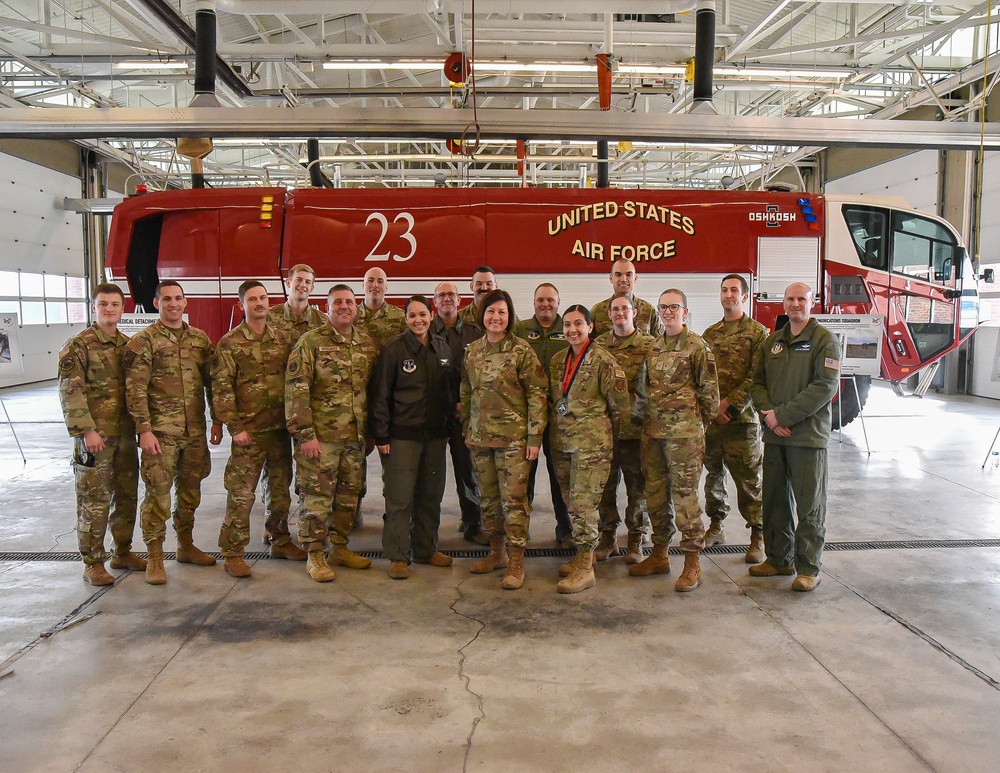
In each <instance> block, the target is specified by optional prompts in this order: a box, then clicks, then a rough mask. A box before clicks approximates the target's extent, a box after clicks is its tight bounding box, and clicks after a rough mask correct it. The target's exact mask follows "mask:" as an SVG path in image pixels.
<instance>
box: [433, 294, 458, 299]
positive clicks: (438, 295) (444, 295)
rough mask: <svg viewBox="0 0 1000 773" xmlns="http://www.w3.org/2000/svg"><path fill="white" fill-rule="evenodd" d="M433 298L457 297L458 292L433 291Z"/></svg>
mask: <svg viewBox="0 0 1000 773" xmlns="http://www.w3.org/2000/svg"><path fill="white" fill-rule="evenodd" d="M434 297H435V298H457V297H458V293H434Z"/></svg>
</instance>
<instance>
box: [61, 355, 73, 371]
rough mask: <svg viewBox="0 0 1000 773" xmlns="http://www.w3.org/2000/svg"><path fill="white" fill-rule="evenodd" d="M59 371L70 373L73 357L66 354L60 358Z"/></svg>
mask: <svg viewBox="0 0 1000 773" xmlns="http://www.w3.org/2000/svg"><path fill="white" fill-rule="evenodd" d="M59 372H60V373H72V372H73V358H72V357H71V356H70V355H68V354H67V355H66V356H65V357H63V358H62V359H61V360H59Z"/></svg>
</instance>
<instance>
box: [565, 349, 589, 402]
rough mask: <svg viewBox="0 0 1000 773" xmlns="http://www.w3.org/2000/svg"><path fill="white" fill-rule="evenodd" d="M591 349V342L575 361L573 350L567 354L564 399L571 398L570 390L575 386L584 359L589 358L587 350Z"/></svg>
mask: <svg viewBox="0 0 1000 773" xmlns="http://www.w3.org/2000/svg"><path fill="white" fill-rule="evenodd" d="M589 349H590V340H589V339H588V340H587V343H586V344H584V346H583V351H582V352H580V356H579V357H577V358H576V361H575V362H574V360H573V348H572V347H570V348H569V350H568V351H567V353H566V367H565V368H563V377H562V395H563V397H564V398H565V397H568V396H569V390H570V388H571V387H572V386H573V382H574V381H575V380H576V374H577V371H579V370H580V366H581V365H582V364H583V358H584V357H586V356H587V350H589Z"/></svg>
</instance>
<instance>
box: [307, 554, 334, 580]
mask: <svg viewBox="0 0 1000 773" xmlns="http://www.w3.org/2000/svg"><path fill="white" fill-rule="evenodd" d="M306 571H307V572H309V576H310V577H312V578H313V579H314V580H315V581H316V582H330V581H331V580H332V579H333V578H334V577H336V575H335V574H334V573H333V569H331V568H330V567H329V566H328V565H327V563H326V556H325V555H323V551H322V550H310V551H309V558H308V559H307V563H306Z"/></svg>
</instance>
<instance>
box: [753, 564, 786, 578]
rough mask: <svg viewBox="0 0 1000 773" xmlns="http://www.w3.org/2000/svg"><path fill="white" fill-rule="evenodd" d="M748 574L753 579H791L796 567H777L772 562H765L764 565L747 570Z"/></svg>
mask: <svg viewBox="0 0 1000 773" xmlns="http://www.w3.org/2000/svg"><path fill="white" fill-rule="evenodd" d="M747 573H748V574H749V575H750V576H751V577H778V576H781V577H791V576H792V575H793V574H795V567H793V566H775V565H774V564H772V563H771V562H770V561H765V562H764V563H762V564H757V565H755V566H751V567H750V568H749V569H747Z"/></svg>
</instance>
